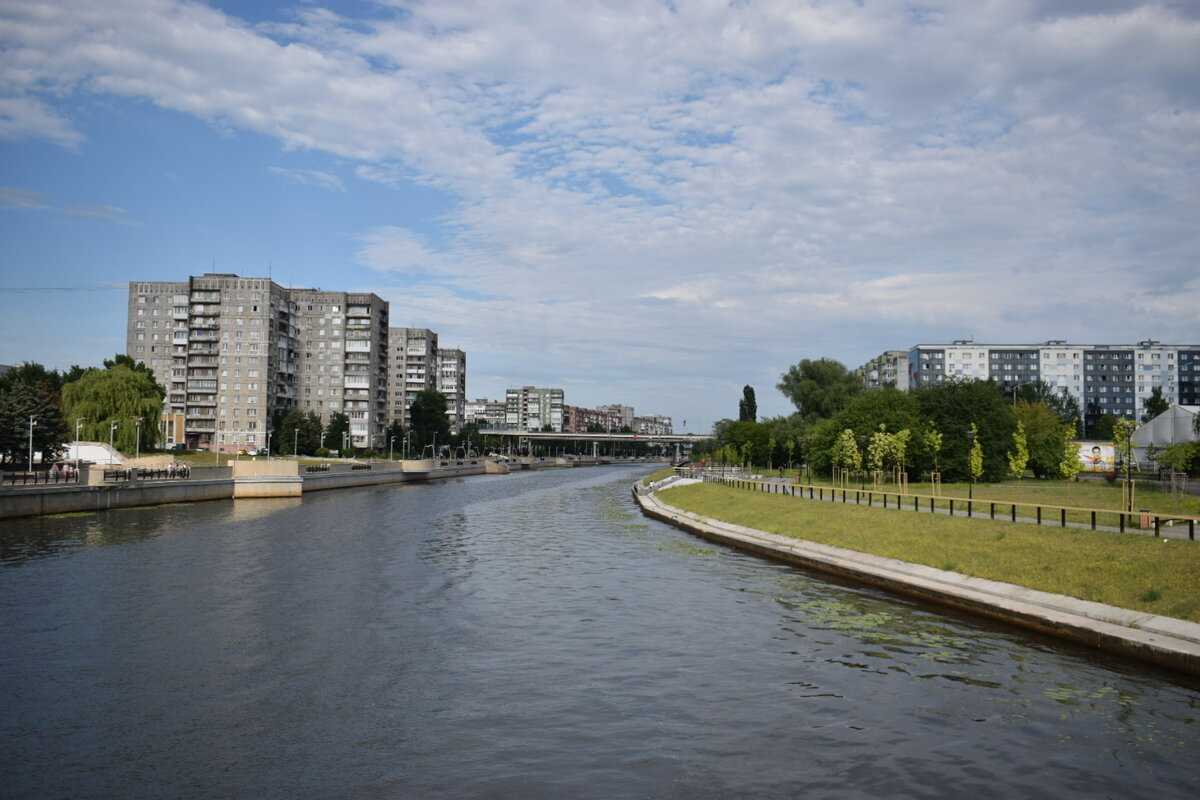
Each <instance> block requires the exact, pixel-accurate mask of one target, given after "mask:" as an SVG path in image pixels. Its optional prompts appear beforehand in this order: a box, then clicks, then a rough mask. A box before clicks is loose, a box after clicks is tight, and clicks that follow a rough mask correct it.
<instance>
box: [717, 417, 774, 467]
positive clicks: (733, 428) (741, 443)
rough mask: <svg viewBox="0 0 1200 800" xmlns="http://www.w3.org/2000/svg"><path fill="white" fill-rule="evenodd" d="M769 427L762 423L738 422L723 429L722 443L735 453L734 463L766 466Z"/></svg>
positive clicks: (769, 435) (768, 447)
mask: <svg viewBox="0 0 1200 800" xmlns="http://www.w3.org/2000/svg"><path fill="white" fill-rule="evenodd" d="M770 440H771V427H770V426H769V425H767V424H765V423H762V422H753V421H751V420H739V421H738V422H733V423H730V424H729V425H728V426H726V427H725V429H724V435H723V436H722V441H723V442H724V443H726V444H728V445H729V446H731V447H732V448H733V449H734V450H735V451H736V452H737V453H738V457H737V458H735V461H740V462H742V463H745V464H747V466H748V465H750V464H766V463H767V461H768V459H769V457H770Z"/></svg>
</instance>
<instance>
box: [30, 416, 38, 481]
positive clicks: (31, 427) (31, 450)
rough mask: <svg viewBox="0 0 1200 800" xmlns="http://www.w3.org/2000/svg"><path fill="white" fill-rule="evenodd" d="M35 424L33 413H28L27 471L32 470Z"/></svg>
mask: <svg viewBox="0 0 1200 800" xmlns="http://www.w3.org/2000/svg"><path fill="white" fill-rule="evenodd" d="M34 425H37V420H36V419H34V417H33V415H32V414H30V415H29V471H30V472H33V426H34Z"/></svg>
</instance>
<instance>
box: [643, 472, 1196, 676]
mask: <svg viewBox="0 0 1200 800" xmlns="http://www.w3.org/2000/svg"><path fill="white" fill-rule="evenodd" d="M683 482H688V483H694V482H696V481H694V480H691V479H682V480H679V481H677V482H672V481H671V479H667V480H666V481H663V482H660V483H659V484H656V488H662V487H663V486H665V485H668V484H670V483H674V484H675V485H681V484H682V483H683ZM634 497H635V499H636V501H637V503H638V505H639V506H641V508H642V512H643V513H645V514H646V515H647V516H650V517H654V518H656V519H660V520H662V521H664V522H668V523H670V524H672V525H675V526H676V527H679V528H681V529H683V530H686V531H689V532H691V533H693V534H695V535H697V536H700V537H701V538H704V539H707V540H709V541H713V542H718V543H721V544H725V545H728V546H731V547H736V548H738V549H741V550H746V551H749V552H753V553H757V554H758V555H762V556H765V557H768V558H772V559H775V560H779V561H784V562H787V563H789V564H796V565H798V566H802V567H806V568H808V569H814V570H818V571H820V572H824V573H828V574H831V575H836V576H838V577H841V578H845V579H849V580H852V581H856V582H859V583H866V584H870V585H873V586H878V587H881V588H884V589H888V590H890V591H894V592H898V593H901V594H905V595H909V596H911V597H916V598H919V599H922V600H928V601H931V602H935V603H938V604H941V605H945V606H950V607H953V608H957V609H960V610H963V611H968V612H971V613H973V614H979V615H982V616H985V617H990V618H992V619H996V620H1000V621H1002V622H1006V623H1010V624H1014V625H1018V626H1020V627H1023V628H1026V629H1030V630H1035V631H1038V632H1040V633H1044V634H1049V635H1052V636H1056V637H1059V638H1062V639H1067V640H1070V641H1073V642H1078V643H1080V644H1085V645H1088V646H1091V647H1095V648H1098V649H1100V650H1103V651H1105V652H1108V653H1113V654H1116V655H1120V656H1124V657H1127V658H1133V659H1137V660H1139V661H1144V662H1149V663H1151V664H1156V665H1158V666H1161V667H1167V668H1169V669H1173V670H1178V671H1180V672H1185V673H1188V674H1191V675H1200V624H1197V623H1194V622H1187V621H1184V620H1178V619H1173V618H1170V617H1160V616H1156V615H1154V614H1147V613H1145V612H1141V611H1130V610H1128V609H1123V608H1117V607H1116V606H1109V605H1104V604H1103V603H1093V602H1090V601H1086V600H1077V599H1075V598H1072V597H1066V596H1064V595H1057V594H1050V593H1048V592H1039V591H1035V590H1033V589H1026V588H1025V587H1022V586H1015V585H1013V584H1009V583H1000V582H998V581H990V580H986V579H983V578H972V577H970V576H967V575H962V574H959V573H956V572H947V571H945V570H940V569H934V568H933V567H926V566H921V565H918V564H909V563H907V562H904V561H897V560H895V559H890V558H882V557H879V556H873V555H868V554H865V553H859V552H856V551H853V550H845V549H843V548H839V547H831V546H828V545H822V544H817V543H814V542H805V541H802V540H798V539H793V538H790V537H787V536H779V535H777V534H772V533H767V532H765V531H759V530H754V529H752V528H745V527H742V526H740V525H733V524H731V523H727V522H722V521H720V520H714V519H710V518H708V517H703V516H701V515H699V514H693V513H691V512H688V511H684V510H683V509H679V508H675V507H674V506H670V505H667V504H666V503H664V502H662V501H661V500H660V499H659V498H658V497H657V496H656V495H655V494H654V491H653V489H646V488H645V487H642V486H640V485H635V487H634Z"/></svg>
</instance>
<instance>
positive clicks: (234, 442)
mask: <svg viewBox="0 0 1200 800" xmlns="http://www.w3.org/2000/svg"><path fill="white" fill-rule="evenodd" d="M310 305H312V306H314V309H309V308H308V307H309V306H310ZM321 306H324V309H322V308H321ZM335 307H337V309H338V310H337V311H336V312H335V311H334V308H335ZM387 312H388V305H387V303H386V302H384V301H383V300H381V299H380V298H378V297H377V296H375V295H358V294H345V293H341V292H317V291H316V290H312V289H285V288H284V287H282V286H280V285H279V284H277V283H275V282H274V281H272V280H270V279H268V278H245V277H241V276H239V275H233V274H228V273H206V274H204V275H199V276H192V277H190V278H188V280H186V281H159V282H149V281H135V282H131V283H130V284H129V322H128V330H127V336H126V340H127V341H126V350H127V352H128V353H129V355H130V356H131V357H132V358H134V359H136V360H138V361H141V362H143V363H144V364H146V365H147V366H149V367H150V369H151V370H152V371H153V372H154V375H155V378H156V379H157V380H158V382H159V383H160V384H162V385H163V386H164V387H165V388H166V389H167V394H166V398H165V401H164V408H163V412H164V422H163V424H164V425H167V424H169V425H170V426H171V427H172V429H173V430H172V431H171V433H172V434H173V439H171V440H168V441H169V442H170V443H172V444H174V443H184V444H186V445H187V446H188V447H189V448H192V449H197V448H199V449H219V450H225V451H232V450H237V449H241V448H247V449H249V448H251V447H262V446H265V445H266V444H267V432H268V431H269V430H270V426H271V416H272V414H273V413H274V412H276V411H291V410H300V411H306V410H308V411H318V412H320V413H321V414H322V417H323V419H324V421H326V422H327V421H328V414H329V413H331V412H332V411H338V410H345V411H347V413H349V412H350V411H355V412H360V411H361V412H365V415H364V416H363V417H362V418H360V419H358V420H355V419H353V418H352V420H351V425H352V431H353V432H354V434H353V435H354V443H355V444H356V445H357V446H360V447H369V446H375V447H378V446H379V445H380V442H381V440H382V438H383V436H384V426H383V424H381V423H380V419H381V417H382V416H384V413H383V412H384V406H383V403H384V402H385V401H384V399H383V398H382V397H380V396H379V391H380V389H379V380H380V378H382V380H383V381H384V382H385V385H386V372H384V371H382V370H381V369H380V367H379V358H380V357H383V356H382V354H383V353H385V352H386V341H387V340H386V332H387ZM335 318H336V319H337V320H338V324H337V325H334V324H333V320H334V319H335ZM302 328H303V330H302ZM302 334H303V339H302ZM351 340H354V341H357V342H358V344H355V345H347V344H346V343H347V342H349V341H351ZM309 342H311V343H312V347H311V348H310V347H309ZM335 343H336V344H335ZM364 343H365V344H364ZM322 345H323V346H322ZM372 352H375V353H378V354H380V355H379V356H372V355H371V353H372ZM363 353H366V354H367V359H366V361H365V362H363V360H362V358H361V355H362V354H363ZM351 354H354V355H353V356H352V357H351ZM322 365H323V366H325V367H326V369H325V370H324V371H322V370H320V369H319V367H320V366H322ZM309 366H312V367H313V369H311V370H308V369H302V367H305V368H306V367H309ZM363 366H365V367H366V370H367V373H366V374H367V375H368V376H371V377H369V378H368V382H367V387H366V388H367V391H368V394H371V393H374V395H375V397H366V398H362V397H359V396H358V394H357V392H358V391H359V390H360V388H361V387H359V386H358V383H359V382H360V381H359V380H358V379H357V377H356V378H355V379H354V380H353V381H350V383H353V384H354V386H352V387H348V386H347V385H346V382H347V378H346V375H347V372H349V373H350V374H352V375H355V376H358V375H359V374H360V370H361V368H362V367H363ZM322 377H323V378H324V379H325V380H324V381H322V380H320V378H322ZM372 381H373V382H372ZM351 389H352V390H353V391H354V394H353V395H352V397H351V398H343V397H342V393H343V391H344V390H351ZM347 400H352V401H353V403H354V405H353V406H345V405H343V403H345V402H347ZM364 402H365V403H366V406H365V407H361V406H360V405H359V404H360V403H364ZM314 403H320V405H314ZM180 421H182V424H180ZM356 422H357V424H356ZM180 427H182V430H179V428H180Z"/></svg>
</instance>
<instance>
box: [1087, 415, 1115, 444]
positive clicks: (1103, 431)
mask: <svg viewBox="0 0 1200 800" xmlns="http://www.w3.org/2000/svg"><path fill="white" fill-rule="evenodd" d="M1116 424H1117V418H1116V417H1114V416H1113V415H1112V414H1102V415H1100V416H1099V417H1097V418H1096V421H1095V423H1094V424H1093V425H1092V438H1093V439H1099V440H1100V441H1109V440H1111V439H1112V438H1113V435H1114V434H1113V430H1114V429H1115V427H1116Z"/></svg>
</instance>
